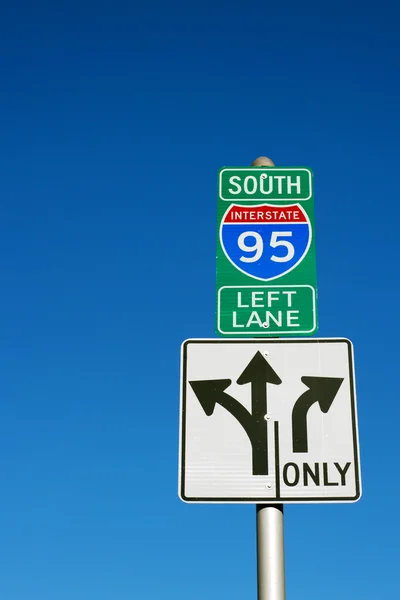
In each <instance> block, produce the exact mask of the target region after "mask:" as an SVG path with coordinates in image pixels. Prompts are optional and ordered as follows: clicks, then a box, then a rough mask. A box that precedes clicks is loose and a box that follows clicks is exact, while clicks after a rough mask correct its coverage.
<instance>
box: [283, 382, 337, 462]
mask: <svg viewBox="0 0 400 600" xmlns="http://www.w3.org/2000/svg"><path fill="white" fill-rule="evenodd" d="M301 381H302V382H303V383H305V385H306V386H307V387H308V388H309V389H308V390H307V391H306V392H304V394H302V395H301V396H300V397H299V398H298V399H297V400H296V403H295V405H294V407H293V412H292V436H293V452H308V436H307V414H308V411H309V410H310V408H311V407H312V406H313V404H315V403H316V402H318V404H319V407H320V409H321V411H322V412H323V413H327V412H328V410H329V409H330V407H331V406H332V402H333V401H334V399H335V397H336V394H337V393H338V391H339V388H340V386H341V385H342V382H343V378H341V377H302V378H301Z"/></svg>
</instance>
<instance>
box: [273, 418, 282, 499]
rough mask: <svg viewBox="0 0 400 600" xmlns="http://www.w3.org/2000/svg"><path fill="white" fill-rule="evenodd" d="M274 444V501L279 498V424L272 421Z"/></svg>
mask: <svg viewBox="0 0 400 600" xmlns="http://www.w3.org/2000/svg"><path fill="white" fill-rule="evenodd" d="M274 442H275V490H276V499H277V500H280V497H281V479H280V464H279V423H278V421H274Z"/></svg>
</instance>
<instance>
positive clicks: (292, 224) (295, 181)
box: [217, 167, 317, 337]
mask: <svg viewBox="0 0 400 600" xmlns="http://www.w3.org/2000/svg"><path fill="white" fill-rule="evenodd" d="M312 184H313V176H312V172H311V170H310V169H307V168H304V167H251V168H249V167H226V168H223V169H221V170H220V172H219V189H218V230H217V333H218V334H220V335H222V336H227V337H230V336H246V335H247V336H250V337H254V336H281V335H298V336H304V335H313V334H314V333H315V332H316V330H317V307H316V296H317V289H316V268H315V239H314V238H315V231H314V198H313V185H312Z"/></svg>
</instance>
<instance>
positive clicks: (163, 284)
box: [0, 0, 400, 600]
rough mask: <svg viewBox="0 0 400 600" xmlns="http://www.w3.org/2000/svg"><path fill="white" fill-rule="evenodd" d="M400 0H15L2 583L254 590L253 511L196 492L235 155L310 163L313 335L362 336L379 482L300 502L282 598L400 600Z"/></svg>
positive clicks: (149, 594) (15, 598)
mask: <svg viewBox="0 0 400 600" xmlns="http://www.w3.org/2000/svg"><path fill="white" fill-rule="evenodd" d="M398 19H399V9H398V7H397V6H396V3H394V2H389V1H388V0H383V1H382V2H380V3H379V4H376V3H375V4H373V3H367V4H365V3H361V2H359V1H358V0H355V1H354V2H351V3H349V2H344V1H343V0H339V1H338V2H334V3H320V2H306V3H303V4H301V5H299V3H298V2H292V1H288V2H284V3H278V4H277V3H275V2H274V3H264V4H256V5H254V6H249V5H246V4H245V3H237V2H233V3H232V2H229V3H228V2H223V1H218V0H216V1H214V2H207V3H187V2H168V3H167V2H160V1H157V0H155V1H153V2H151V3H150V2H149V3H147V4H145V3H140V4H139V3H132V2H121V1H120V0H115V1H114V2H86V1H85V0H83V1H81V2H76V1H70V2H65V1H61V2H56V3H54V2H48V1H42V2H38V3H35V4H33V3H25V2H15V3H10V4H9V5H8V6H5V7H3V8H2V17H1V19H0V29H1V35H0V57H1V58H0V60H1V70H0V72H1V94H0V127H1V138H0V149H1V161H0V172H1V218H0V255H1V257H2V259H1V270H0V274H1V290H2V294H1V308H2V310H1V312H0V332H1V335H0V353H1V378H0V475H1V494H0V531H1V541H0V571H1V577H0V597H1V598H4V599H5V600H90V599H93V600H117V599H118V600H128V599H129V600H132V599H133V598H138V599H139V598H140V599H141V600H146V599H154V598H162V599H166V600H167V599H173V600H183V599H185V600H187V599H190V600H200V599H203V598H204V597H207V598H208V600H217V599H218V600H219V599H220V598H222V597H223V598H229V600H242V599H244V598H246V599H247V598H255V597H256V579H255V574H256V571H255V508H254V507H253V506H232V505H220V506H213V505H186V504H184V503H182V502H181V501H180V500H179V499H178V497H177V464H178V419H179V352H180V344H181V342H182V341H183V340H184V339H186V338H190V337H213V336H214V312H215V229H216V218H215V215H216V182H217V170H218V169H219V168H220V167H221V166H224V165H248V164H251V162H252V161H253V160H254V159H255V158H256V157H257V156H259V155H260V154H266V155H269V156H271V157H272V158H273V160H274V161H275V163H276V164H277V165H307V166H309V167H311V168H312V169H313V170H314V173H315V212H316V227H317V263H318V264H317V267H318V270H317V275H318V287H319V323H320V329H319V335H320V336H333V337H336V336H345V337H348V338H350V339H351V340H352V341H353V342H354V346H355V358H356V375H357V386H358V407H359V424H360V445H361V459H362V474H363V497H362V499H361V501H360V502H358V503H356V504H354V505H330V506H326V505H311V506H289V507H287V509H286V515H285V528H286V529H285V533H286V538H285V542H286V572H287V592H288V598H289V599H291V598H293V599H294V598H296V600H305V599H307V600H320V599H321V598H324V600H333V599H335V600H336V599H337V598H340V599H341V600H353V599H354V598H363V600H377V599H379V598H386V599H390V598H395V597H397V594H398V583H397V582H396V579H397V570H398V559H399V551H398V543H397V540H398V537H399V535H400V526H399V518H398V511H397V510H396V509H397V499H398V496H399V493H400V486H399V478H398V476H397V470H398V461H399V451H398V432H399V427H398V420H399V418H400V409H399V405H398V381H397V375H398V342H397V340H398V336H399V333H400V331H399V317H398V300H397V297H398V294H399V291H400V286H399V275H398V273H399V267H398V262H399V225H398V221H399V217H400V210H399V204H398V203H399V191H398V161H399V139H400V138H399V134H400V121H399V117H398V107H399V101H400V98H399V89H400V83H399V56H400V47H399V46H400V43H399V36H398Z"/></svg>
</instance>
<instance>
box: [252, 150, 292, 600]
mask: <svg viewBox="0 0 400 600" xmlns="http://www.w3.org/2000/svg"><path fill="white" fill-rule="evenodd" d="M252 166H253V167H262V166H265V167H273V166H274V162H273V161H272V160H271V159H270V158H268V157H267V156H259V157H258V158H256V160H255V161H254V162H253V163H252ZM256 519H257V587H258V600H285V599H286V590H285V555H284V545H283V505H282V504H257V506H256Z"/></svg>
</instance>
